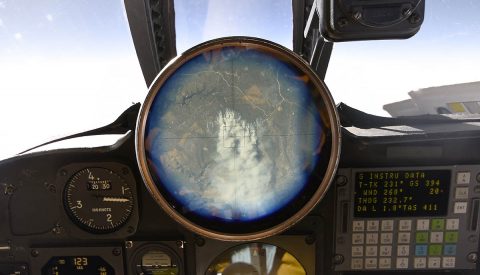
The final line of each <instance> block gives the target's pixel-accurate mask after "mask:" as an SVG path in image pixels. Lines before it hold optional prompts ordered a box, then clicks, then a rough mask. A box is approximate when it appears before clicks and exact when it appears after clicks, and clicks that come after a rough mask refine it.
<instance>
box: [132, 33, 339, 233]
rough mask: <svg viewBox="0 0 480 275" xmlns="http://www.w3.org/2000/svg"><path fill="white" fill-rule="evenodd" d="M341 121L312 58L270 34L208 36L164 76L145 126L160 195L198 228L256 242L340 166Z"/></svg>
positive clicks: (147, 158)
mask: <svg viewBox="0 0 480 275" xmlns="http://www.w3.org/2000/svg"><path fill="white" fill-rule="evenodd" d="M338 127H339V126H338V119H337V115H336V111H335V107H334V105H333V101H332V99H331V96H330V94H329V93H328V90H327V89H326V87H325V85H324V84H323V82H322V81H321V80H319V79H318V77H317V76H316V75H315V73H313V71H312V70H311V69H310V68H309V66H308V64H306V63H305V62H303V60H301V58H299V57H298V56H296V55H295V54H293V53H292V52H291V51H289V50H288V49H285V48H283V47H282V46H279V45H276V44H274V43H272V42H268V41H265V40H260V39H255V38H246V37H232V38H223V39H218V40H213V41H210V42H206V43H204V44H201V45H199V46H197V47H194V48H192V49H191V50H189V51H187V52H186V53H185V54H183V55H182V56H180V57H179V58H177V59H176V60H174V61H173V62H172V63H171V64H170V65H169V66H167V67H166V68H165V69H164V70H163V71H162V72H161V73H160V74H159V76H158V77H157V78H156V80H155V82H154V83H153V84H152V86H151V88H150V91H149V94H148V96H147V99H146V100H145V103H144V104H143V107H142V110H141V112H140V116H139V120H138V125H137V158H138V161H139V166H140V170H141V172H142V175H143V177H144V180H145V182H146V184H147V187H148V189H149V190H150V192H151V193H152V195H153V197H154V198H155V199H156V200H157V202H159V204H160V205H161V206H162V207H163V209H164V210H165V211H166V212H167V213H168V214H170V215H171V216H172V217H173V218H174V219H175V220H177V221H179V222H180V223H182V224H183V225H184V226H186V227H187V228H189V229H190V230H193V231H195V232H196V233H199V234H201V235H204V236H207V237H212V238H216V239H228V240H251V239H258V238H262V237H267V236H270V235H273V234H276V233H278V232H280V231H283V230H285V229H286V228H288V227H289V226H291V225H293V224H294V223H295V222H297V221H298V220H299V219H301V218H302V217H303V216H305V215H306V214H307V213H308V212H309V211H310V210H311V209H312V208H313V207H314V206H315V205H316V204H317V202H318V201H319V200H320V199H321V197H322V196H323V194H324V192H325V191H326V188H327V187H328V185H329V183H330V181H331V178H332V176H333V174H334V171H335V169H336V165H337V162H338V154H339V133H338Z"/></svg>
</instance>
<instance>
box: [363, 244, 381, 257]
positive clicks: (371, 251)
mask: <svg viewBox="0 0 480 275" xmlns="http://www.w3.org/2000/svg"><path fill="white" fill-rule="evenodd" d="M377 254H378V248H377V246H376V245H367V247H366V248H365V256H367V257H377Z"/></svg>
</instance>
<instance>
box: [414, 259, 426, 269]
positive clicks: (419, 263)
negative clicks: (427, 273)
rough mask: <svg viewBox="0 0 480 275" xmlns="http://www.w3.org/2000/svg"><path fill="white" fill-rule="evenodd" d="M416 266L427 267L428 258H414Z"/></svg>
mask: <svg viewBox="0 0 480 275" xmlns="http://www.w3.org/2000/svg"><path fill="white" fill-rule="evenodd" d="M413 267H414V268H426V267H427V258H415V259H414V260H413Z"/></svg>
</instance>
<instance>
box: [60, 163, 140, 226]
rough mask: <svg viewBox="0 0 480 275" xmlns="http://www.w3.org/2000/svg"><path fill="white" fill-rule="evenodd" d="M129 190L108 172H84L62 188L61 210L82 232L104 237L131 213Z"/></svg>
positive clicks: (90, 169)
mask: <svg viewBox="0 0 480 275" xmlns="http://www.w3.org/2000/svg"><path fill="white" fill-rule="evenodd" d="M132 188H133V187H132V186H130V185H129V184H128V182H127V181H126V180H125V179H124V178H123V177H121V176H120V175H118V174H117V173H115V172H114V171H112V170H109V169H105V168H85V169H83V170H80V171H79V172H77V173H75V174H74V175H73V176H72V177H71V178H70V180H69V181H68V183H67V185H66V187H65V194H64V196H65V208H66V210H67V212H68V214H69V215H70V217H72V219H74V221H75V222H76V223H77V224H78V225H79V226H80V227H82V228H83V229H86V230H88V231H91V232H94V233H108V232H112V231H114V230H116V229H117V228H119V227H120V226H122V225H123V224H124V223H125V222H126V221H127V219H128V218H129V217H130V214H131V213H132V209H133V200H134V197H133V192H132Z"/></svg>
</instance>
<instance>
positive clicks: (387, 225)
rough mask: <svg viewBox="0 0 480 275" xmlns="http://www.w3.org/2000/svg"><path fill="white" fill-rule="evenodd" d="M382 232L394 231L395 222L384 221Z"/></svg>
mask: <svg viewBox="0 0 480 275" xmlns="http://www.w3.org/2000/svg"><path fill="white" fill-rule="evenodd" d="M382 231H393V220H383V221H382Z"/></svg>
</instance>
